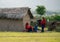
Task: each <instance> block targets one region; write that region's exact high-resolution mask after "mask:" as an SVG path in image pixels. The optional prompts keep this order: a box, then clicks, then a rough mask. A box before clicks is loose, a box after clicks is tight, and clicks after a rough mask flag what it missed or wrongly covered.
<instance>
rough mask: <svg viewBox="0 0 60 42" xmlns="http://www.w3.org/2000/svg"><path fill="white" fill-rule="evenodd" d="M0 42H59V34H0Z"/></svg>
mask: <svg viewBox="0 0 60 42" xmlns="http://www.w3.org/2000/svg"><path fill="white" fill-rule="evenodd" d="M0 42H60V33H59V32H44V33H40V32H39V33H34V32H33V33H28V32H0Z"/></svg>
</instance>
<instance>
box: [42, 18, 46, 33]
mask: <svg viewBox="0 0 60 42" xmlns="http://www.w3.org/2000/svg"><path fill="white" fill-rule="evenodd" d="M45 24H46V19H45V18H44V17H42V20H41V27H42V30H41V32H44V28H45Z"/></svg>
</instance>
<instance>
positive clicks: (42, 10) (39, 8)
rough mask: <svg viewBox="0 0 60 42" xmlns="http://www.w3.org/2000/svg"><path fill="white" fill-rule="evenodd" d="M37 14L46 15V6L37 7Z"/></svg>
mask: <svg viewBox="0 0 60 42" xmlns="http://www.w3.org/2000/svg"><path fill="white" fill-rule="evenodd" d="M36 12H37V14H39V15H44V13H45V12H46V8H45V7H44V6H37V8H36Z"/></svg>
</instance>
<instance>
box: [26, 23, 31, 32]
mask: <svg viewBox="0 0 60 42" xmlns="http://www.w3.org/2000/svg"><path fill="white" fill-rule="evenodd" d="M25 29H26V31H27V32H32V26H30V25H29V23H26V25H25Z"/></svg>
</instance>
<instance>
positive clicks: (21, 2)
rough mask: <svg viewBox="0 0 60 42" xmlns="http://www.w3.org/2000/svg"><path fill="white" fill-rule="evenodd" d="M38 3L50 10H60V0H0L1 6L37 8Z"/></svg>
mask: <svg viewBox="0 0 60 42" xmlns="http://www.w3.org/2000/svg"><path fill="white" fill-rule="evenodd" d="M37 5H44V6H45V7H46V9H47V10H50V11H59V10H60V0H0V8H13V7H30V8H31V10H35V9H36V6H37Z"/></svg>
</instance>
